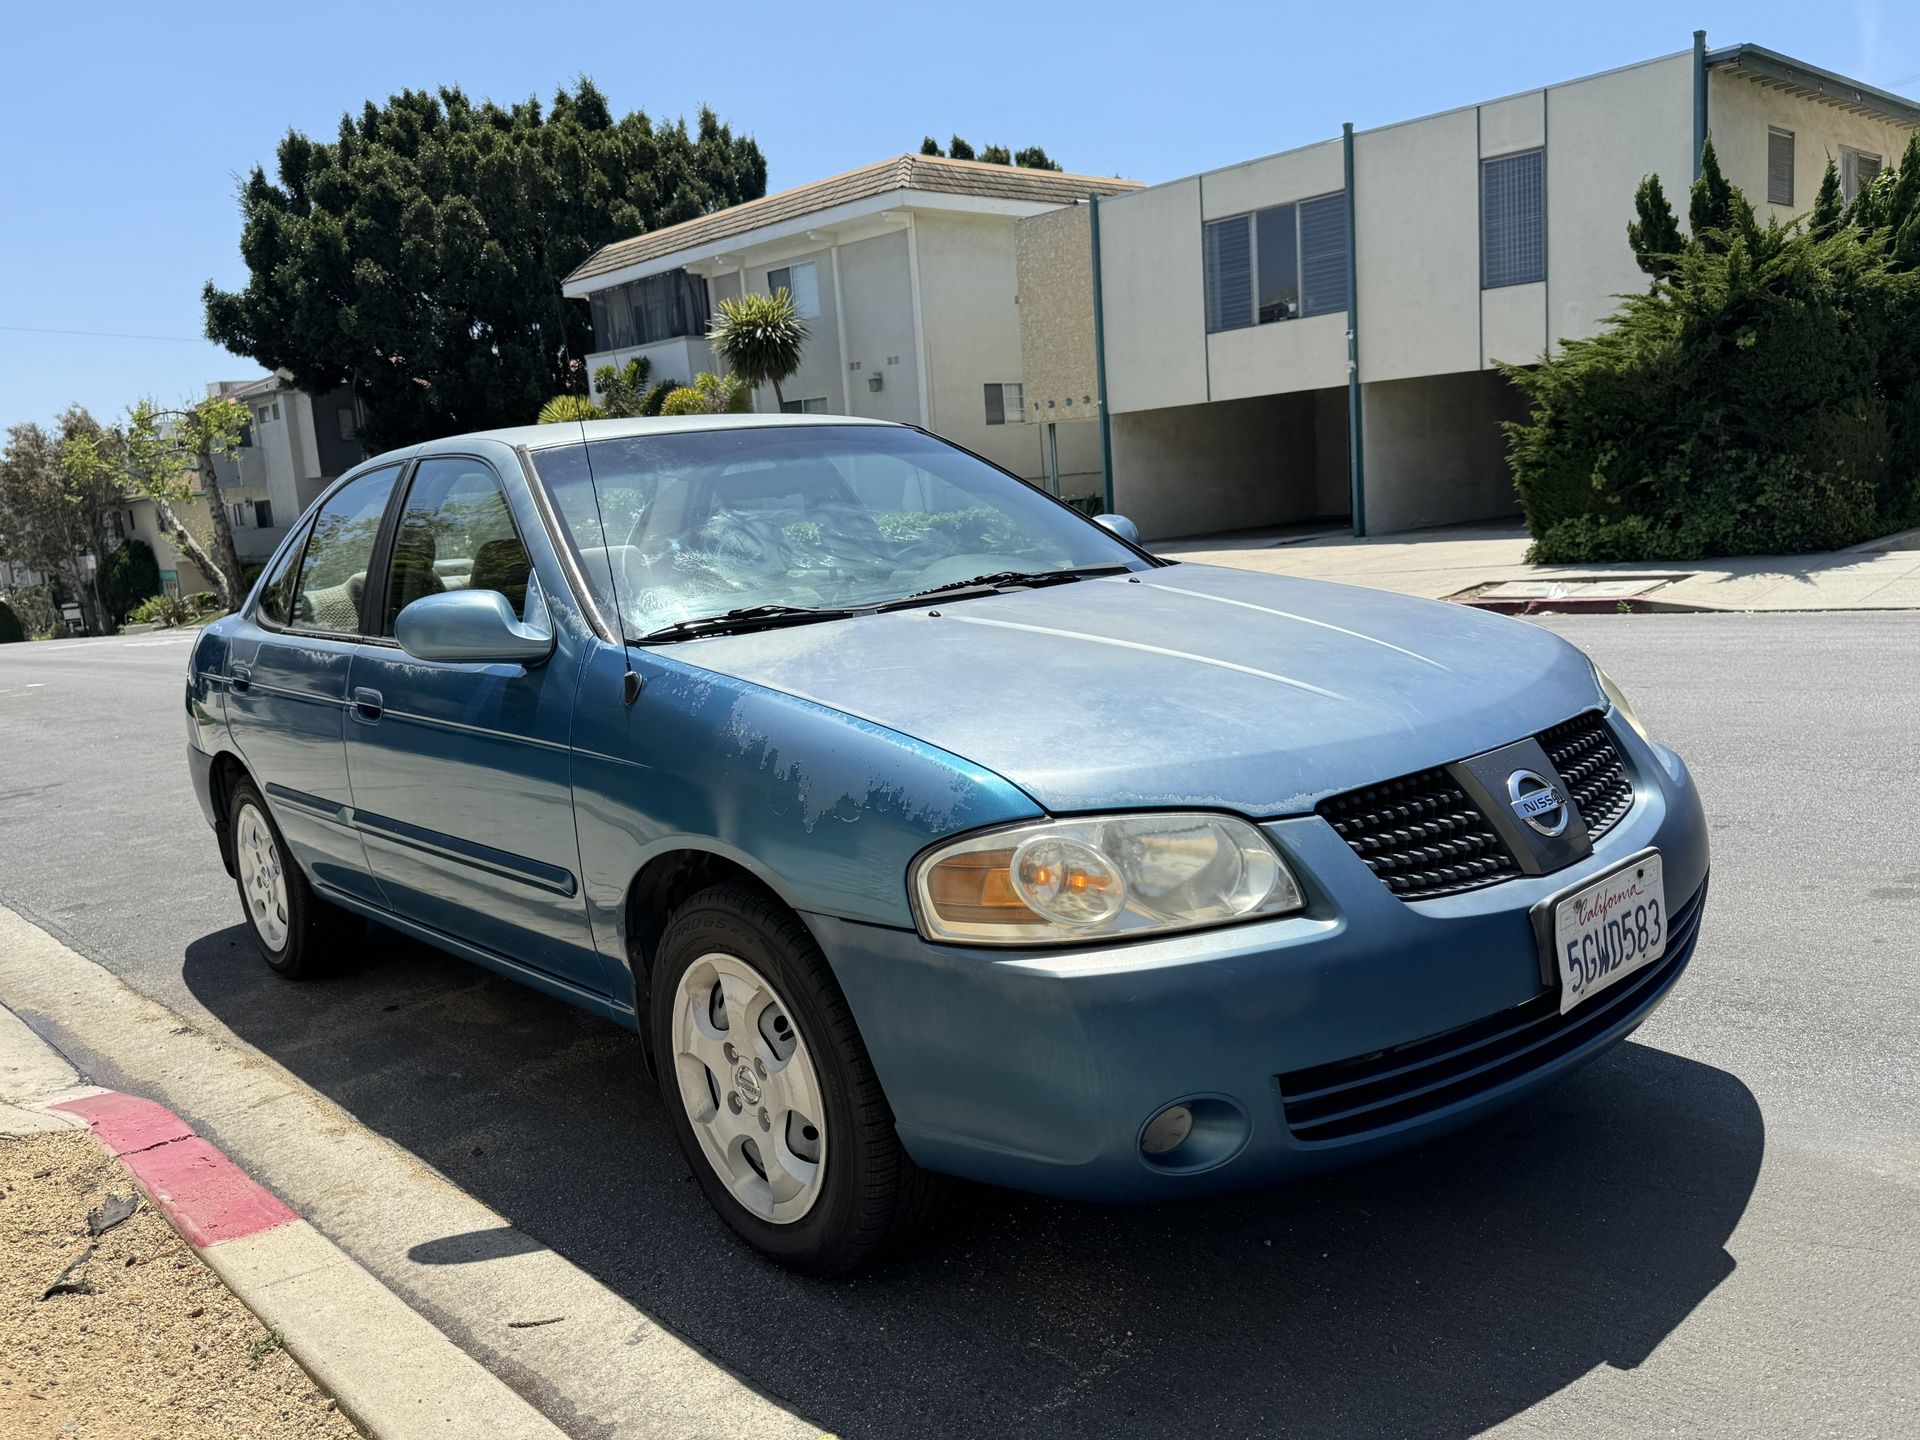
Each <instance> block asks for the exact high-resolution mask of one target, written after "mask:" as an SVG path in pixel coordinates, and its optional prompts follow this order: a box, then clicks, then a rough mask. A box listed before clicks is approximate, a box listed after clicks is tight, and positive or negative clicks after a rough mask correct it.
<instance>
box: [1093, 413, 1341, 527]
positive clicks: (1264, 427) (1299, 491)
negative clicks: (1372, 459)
mask: <svg viewBox="0 0 1920 1440" xmlns="http://www.w3.org/2000/svg"><path fill="white" fill-rule="evenodd" d="M1340 412H1341V423H1342V424H1343V425H1344V423H1345V407H1344V405H1342V406H1341V407H1340ZM1321 430H1322V425H1321V406H1320V405H1319V403H1318V400H1317V397H1316V396H1315V395H1314V394H1312V393H1307V392H1301V393H1299V394H1294V395H1265V396H1261V397H1259V398H1258V399H1252V400H1226V401H1216V402H1215V403H1213V404H1211V405H1206V404H1202V405H1180V406H1172V407H1163V408H1161V409H1157V410H1146V411H1133V412H1129V413H1127V414H1119V415H1115V416H1114V417H1113V475H1114V506H1115V508H1116V509H1117V510H1118V512H1119V513H1120V514H1122V515H1125V516H1126V517H1127V518H1129V519H1130V520H1132V521H1133V522H1134V524H1136V525H1138V526H1139V527H1140V533H1141V534H1142V535H1144V536H1146V537H1147V538H1148V539H1167V538H1170V537H1172V536H1176V535H1204V534H1208V533H1210V532H1213V531H1218V530H1238V529H1242V528H1245V527H1249V526H1260V525H1281V524H1286V523H1287V522H1289V521H1295V520H1305V519H1309V518H1312V517H1314V516H1316V515H1321V514H1324V513H1327V512H1326V510H1325V508H1324V503H1325V502H1324V500H1323V496H1322V486H1321V478H1322V476H1321V467H1320V466H1319V464H1318V462H1317V457H1316V453H1315V451H1316V445H1317V442H1318V437H1319V435H1320V433H1321ZM1340 464H1341V468H1342V470H1344V465H1345V457H1344V453H1343V454H1342V456H1341V460H1340ZM1337 504H1338V510H1337V511H1335V512H1334V513H1344V511H1345V510H1346V500H1345V495H1344V493H1342V494H1341V495H1340V496H1339V498H1338V501H1337Z"/></svg>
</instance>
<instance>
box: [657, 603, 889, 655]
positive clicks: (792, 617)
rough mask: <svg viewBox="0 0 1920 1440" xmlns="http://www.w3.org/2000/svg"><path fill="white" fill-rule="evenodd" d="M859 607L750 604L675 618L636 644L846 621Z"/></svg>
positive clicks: (856, 612)
mask: <svg viewBox="0 0 1920 1440" xmlns="http://www.w3.org/2000/svg"><path fill="white" fill-rule="evenodd" d="M858 613H859V612H858V611H856V610H846V609H839V608H834V607H825V606H812V605H748V606H746V607H744V608H743V609H739V610H729V611H727V613H726V614H724V615H698V616H695V617H694V618H693V619H691V620H676V621H674V622H673V624H671V625H663V626H661V627H660V628H659V629H658V630H650V631H648V632H647V633H646V634H645V635H641V636H638V637H636V638H635V639H634V640H633V641H632V642H631V643H632V644H635V645H655V644H660V643H662V642H664V641H669V640H690V639H692V638H693V637H694V636H696V635H727V634H738V633H740V632H742V631H746V630H773V629H776V628H778V627H780V626H782V625H808V624H811V623H813V622H814V621H816V620H844V619H846V618H847V617H848V616H849V615H856V614H858Z"/></svg>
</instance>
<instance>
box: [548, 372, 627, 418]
mask: <svg viewBox="0 0 1920 1440" xmlns="http://www.w3.org/2000/svg"><path fill="white" fill-rule="evenodd" d="M609 368H611V367H609ZM606 413H607V412H606V411H604V410H602V409H601V408H600V407H599V406H598V405H596V404H594V403H593V401H591V400H589V399H588V398H587V397H586V396H585V395H556V396H554V397H553V398H552V399H551V400H549V401H547V403H546V404H544V405H542V406H541V407H540V413H539V415H538V416H536V417H535V419H536V421H537V422H538V423H539V424H541V425H565V424H567V423H569V422H571V421H574V420H603V419H605V418H606Z"/></svg>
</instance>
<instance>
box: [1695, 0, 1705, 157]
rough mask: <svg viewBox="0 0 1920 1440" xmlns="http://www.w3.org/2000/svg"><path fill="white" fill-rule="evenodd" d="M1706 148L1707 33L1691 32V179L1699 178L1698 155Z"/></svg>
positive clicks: (1701, 31) (1700, 31)
mask: <svg viewBox="0 0 1920 1440" xmlns="http://www.w3.org/2000/svg"><path fill="white" fill-rule="evenodd" d="M1706 148H1707V32H1706V31H1704V30H1696V31H1694V32H1693V178H1694V179H1696V180H1698V179H1699V178H1700V155H1701V152H1703V151H1704V150H1705V149H1706Z"/></svg>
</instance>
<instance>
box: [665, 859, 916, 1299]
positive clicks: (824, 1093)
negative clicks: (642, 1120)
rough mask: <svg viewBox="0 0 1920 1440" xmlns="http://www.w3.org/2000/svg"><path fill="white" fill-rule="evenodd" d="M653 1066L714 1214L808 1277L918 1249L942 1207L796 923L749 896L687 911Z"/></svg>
mask: <svg viewBox="0 0 1920 1440" xmlns="http://www.w3.org/2000/svg"><path fill="white" fill-rule="evenodd" d="M651 993H652V1022H653V1042H654V1054H655V1057H656V1059H657V1061H658V1070H659V1077H660V1091H661V1096H662V1098H663V1100H664V1101H665V1103H666V1108H667V1113H668V1116H669V1119H670V1123H671V1124H672V1126H673V1129H674V1134H675V1136H676V1138H678V1140H679V1142H680V1148H681V1150H682V1151H684V1152H685V1154H686V1157H687V1163H688V1164H689V1165H690V1166H692V1167H693V1173H694V1176H695V1178H696V1179H697V1180H698V1181H699V1182H700V1185H701V1188H702V1189H703V1190H705V1192H706V1195H707V1198H708V1199H709V1200H710V1201H711V1202H712V1203H713V1207H714V1209H716V1210H717V1211H719V1212H720V1215H721V1217H722V1218H723V1219H725V1220H726V1222H727V1223H728V1224H729V1225H730V1226H732V1227H733V1229H734V1230H735V1231H736V1232H737V1233H738V1234H739V1235H740V1236H741V1237H742V1238H744V1239H745V1240H746V1241H747V1242H748V1243H749V1244H751V1245H752V1246H754V1248H756V1249H757V1250H760V1251H761V1252H762V1253H764V1254H766V1255H768V1256H770V1257H772V1258H773V1259H775V1260H778V1261H780V1262H781V1263H782V1264H785V1265H788V1266H790V1267H792V1268H793V1269H796V1270H800V1271H803V1272H805V1273H807V1274H812V1275H837V1274H841V1273H844V1272H845V1271H848V1270H852V1269H854V1268H856V1267H858V1266H860V1265H863V1264H865V1263H866V1262H867V1261H869V1260H871V1259H873V1258H874V1257H875V1256H877V1255H879V1254H881V1253H882V1252H884V1251H885V1250H887V1249H889V1248H891V1247H893V1246H894V1245H897V1244H899V1243H900V1242H901V1241H903V1240H905V1239H906V1238H908V1237H909V1236H910V1235H912V1234H913V1233H914V1232H915V1231H916V1230H918V1229H919V1227H920V1226H921V1225H922V1224H923V1223H924V1221H925V1219H926V1217H927V1216H928V1214H929V1213H930V1212H931V1210H932V1207H933V1205H934V1203H935V1201H936V1198H937V1181H936V1180H935V1177H933V1176H931V1175H929V1174H927V1173H926V1172H925V1171H923V1170H921V1169H919V1168H918V1167H917V1166H915V1165H914V1163H913V1161H912V1160H911V1159H909V1158H908V1157H907V1154H906V1151H905V1150H904V1149H902V1148H901V1145H900V1141H899V1139H898V1137H897V1136H896V1135H895V1134H894V1129H893V1113H892V1111H891V1110H890V1109H889V1108H888V1107H887V1101H886V1097H885V1095H883V1094H882V1093H881V1090H880V1083H879V1081H878V1080H877V1079H876V1078H875V1076H874V1073H873V1063H872V1061H871V1060H870V1059H869V1058H868V1056H867V1050H866V1046H865V1045H864V1044H863V1043H862V1042H861V1039H860V1032H859V1030H858V1029H857V1028H856V1027H855V1025H854V1023H853V1015H852V1012H851V1011H849V1010H848V1008H847V1002H846V999H845V997H843V996H842V995H841V993H840V989H839V986H838V985H836V984H835V983H834V979H833V975H832V972H831V971H830V970H829V968H828V966H827V962H826V957H825V956H823V955H822V954H821V953H820V948H819V946H818V945H816V944H815V943H814V941H813V937H812V936H811V935H809V934H808V933H807V930H806V927H805V926H803V925H802V924H801V923H800V921H799V919H798V917H796V916H795V915H793V914H792V912H790V911H788V910H787V909H786V908H785V907H783V906H781V905H780V904H779V903H778V902H777V901H775V900H774V899H773V898H772V897H771V896H769V895H766V894H764V893H762V892H760V891H758V890H755V889H753V888H751V887H748V886H744V885H731V884H729V885H716V886H714V887H713V888H711V889H708V890H703V891H701V892H700V893H699V894H697V895H695V896H693V897H692V898H691V899H689V900H688V901H686V903H685V904H683V905H682V906H681V907H680V909H679V910H677V911H676V912H675V913H674V915H673V917H672V919H671V920H670V921H669V922H668V925H667V929H666V933H665V934H664V935H663V936H662V937H661V942H660V948H659V953H658V957H657V959H656V961H655V964H654V967H653V977H652V992H651Z"/></svg>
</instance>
